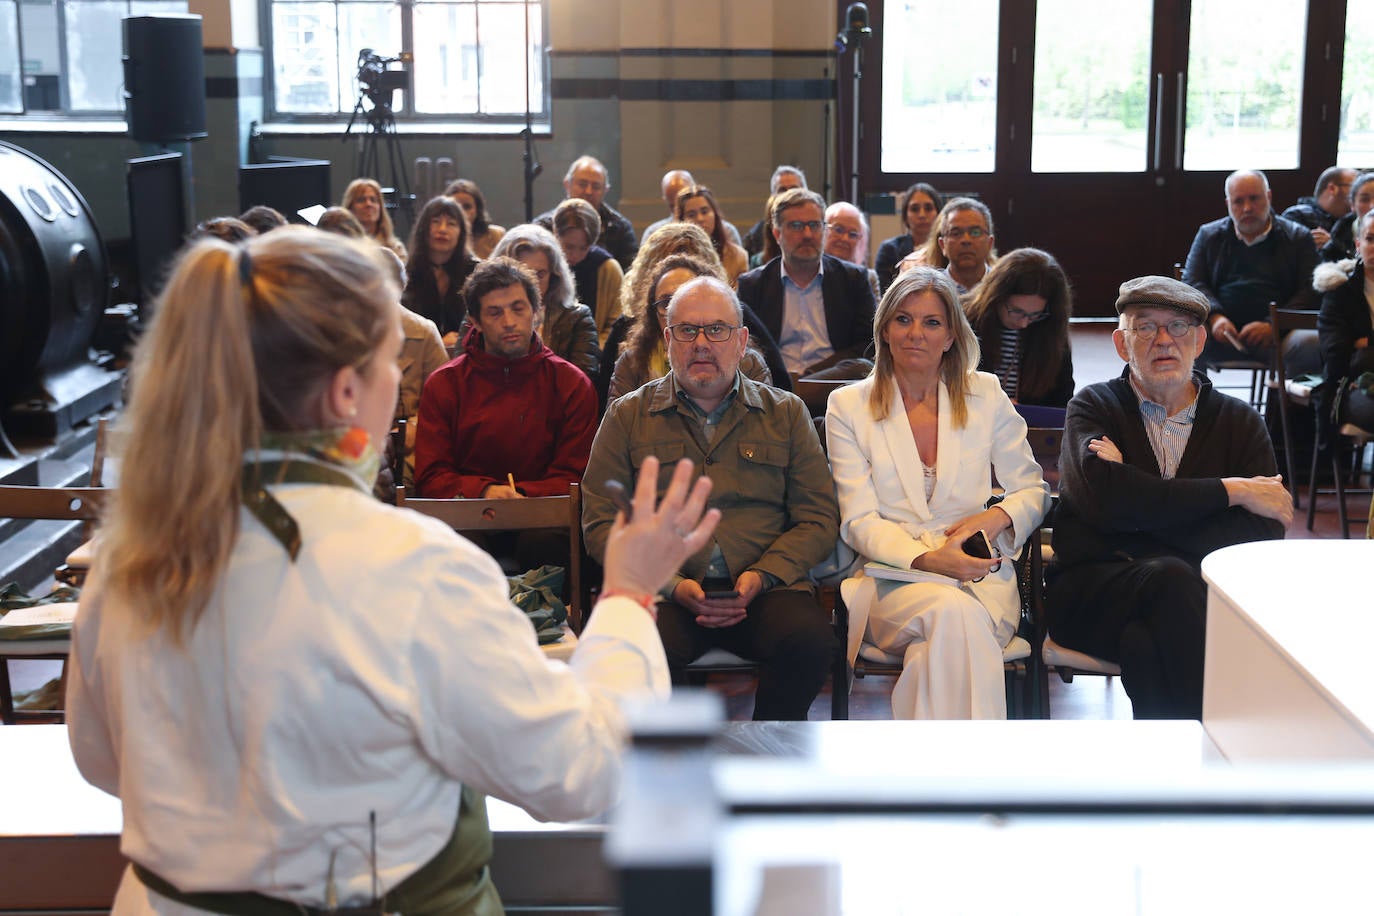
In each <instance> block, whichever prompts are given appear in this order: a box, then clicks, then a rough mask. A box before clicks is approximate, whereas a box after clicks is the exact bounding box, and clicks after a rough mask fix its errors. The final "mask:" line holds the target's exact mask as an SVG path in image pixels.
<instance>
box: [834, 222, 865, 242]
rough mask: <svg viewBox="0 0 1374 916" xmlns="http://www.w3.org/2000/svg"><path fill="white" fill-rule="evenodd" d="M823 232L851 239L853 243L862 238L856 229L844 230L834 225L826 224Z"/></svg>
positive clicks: (861, 234)
mask: <svg viewBox="0 0 1374 916" xmlns="http://www.w3.org/2000/svg"><path fill="white" fill-rule="evenodd" d="M825 231H826V232H829V233H830V234H832V235H838V236H840V237H841V238H846V239H852V240H853V241H855V242H857V241H858V240H859V239H861V238H863V232H862V231H860V230H858V229H846V228H845V227H844V226H840V225H837V224H835V223H826V224H825Z"/></svg>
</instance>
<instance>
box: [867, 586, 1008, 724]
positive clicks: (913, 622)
mask: <svg viewBox="0 0 1374 916" xmlns="http://www.w3.org/2000/svg"><path fill="white" fill-rule="evenodd" d="M878 591H879V598H878V601H877V603H876V604H875V605H874V606H873V608H872V610H871V611H870V613H869V615H868V624H867V628H866V632H865V640H866V641H867V642H870V643H872V644H873V645H875V646H877V647H878V648H879V649H881V650H883V651H884V652H886V653H888V654H889V655H896V656H901V658H902V674H901V676H900V677H899V678H897V684H896V686H895V687H894V688H893V690H892V717H893V718H894V719H1005V718H1006V717H1007V695H1006V691H1005V680H1004V677H1003V671H1002V644H1003V643H1004V642H1009V641H1010V640H1011V636H1012V633H1011V632H1010V628H1009V627H1008V628H1006V629H1008V632H1007V633H1005V634H1002V633H999V632H998V631H999V629H1002V628H999V627H998V625H997V622H996V621H995V620H994V619H993V617H992V615H991V614H990V613H988V610H987V608H985V607H984V606H983V605H982V603H981V602H980V601H979V600H978V599H977V598H975V597H974V596H973V595H972V594H970V593H969V592H968V591H966V590H965V589H961V588H958V587H956V586H954V585H945V584H941V583H935V582H912V583H909V584H903V585H901V586H898V587H896V588H890V589H889V588H880V589H879V590H878Z"/></svg>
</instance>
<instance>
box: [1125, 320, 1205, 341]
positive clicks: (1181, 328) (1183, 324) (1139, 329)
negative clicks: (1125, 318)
mask: <svg viewBox="0 0 1374 916" xmlns="http://www.w3.org/2000/svg"><path fill="white" fill-rule="evenodd" d="M1161 327H1163V328H1167V329H1168V331H1169V336H1170V337H1187V336H1188V334H1189V333H1191V332H1192V330H1193V328H1196V327H1201V325H1199V324H1197V323H1196V322H1193V321H1188V320H1187V319H1185V318H1175V319H1174V320H1173V321H1169V322H1165V323H1164V324H1162V325H1161V324H1160V323H1159V322H1158V321H1140V322H1137V323H1136V324H1135V325H1133V326H1132V327H1129V328H1123V329H1122V330H1125V331H1130V332H1131V333H1132V334H1134V335H1136V336H1137V337H1143V338H1144V339H1146V340H1154V339H1155V337H1156V336H1158V334H1159V329H1160V328H1161Z"/></svg>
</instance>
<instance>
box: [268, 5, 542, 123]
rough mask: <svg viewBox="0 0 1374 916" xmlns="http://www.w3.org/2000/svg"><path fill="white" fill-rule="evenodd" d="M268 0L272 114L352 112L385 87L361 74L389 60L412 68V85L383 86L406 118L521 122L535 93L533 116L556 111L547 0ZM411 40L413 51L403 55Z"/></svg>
mask: <svg viewBox="0 0 1374 916" xmlns="http://www.w3.org/2000/svg"><path fill="white" fill-rule="evenodd" d="M263 4H264V13H265V15H264V16H263V23H264V32H265V35H264V38H265V39H266V40H265V42H264V44H265V45H266V46H267V48H268V53H269V55H270V58H269V61H268V64H267V70H268V75H269V80H270V84H271V89H270V91H269V93H268V96H269V97H268V99H267V102H268V110H269V117H271V118H274V119H276V120H282V121H309V120H323V121H329V120H341V119H346V118H348V116H349V115H350V114H351V113H352V112H353V110H354V108H355V106H356V105H357V104H358V101H359V97H360V95H362V94H368V92H369V89H370V90H371V95H372V96H374V97H375V96H376V95H377V94H378V93H377V91H376V89H375V87H376V84H377V80H376V79H375V78H373V79H364V80H362V81H360V77H364V78H368V77H374V76H375V70H376V68H377V67H379V66H380V67H381V68H383V69H384V70H391V71H401V70H405V71H408V72H409V74H410V77H409V80H408V83H409V86H410V87H411V91H406V92H399V93H396V94H395V95H394V96H393V95H392V94H391V92H390V89H389V88H385V89H384V90H383V93H382V95H383V97H384V98H386V99H388V100H390V102H389V103H390V105H391V106H392V108H393V109H394V112H395V114H396V116H397V117H398V118H399V119H403V120H405V119H408V120H432V121H447V122H490V123H501V122H510V123H517V122H520V121H522V120H523V118H524V116H525V112H526V101H527V99H528V105H529V108H530V111H531V113H532V114H533V116H534V117H535V118H536V119H538V120H545V119H547V116H548V92H547V85H546V83H547V80H546V70H545V48H546V45H547V39H546V23H547V10H546V6H547V3H546V0H400V2H393V0H263ZM364 50H367V51H369V52H371V54H370V56H369V55H364V54H363V53H362V52H363V51H364ZM403 50H405V51H407V52H408V53H409V55H410V59H408V60H401V59H400V58H402V57H403V54H402V51H403ZM393 58H395V59H396V60H391V59H393ZM388 80H390V77H383V78H382V82H387V81H388ZM373 100H374V101H375V98H373ZM365 107H370V106H365Z"/></svg>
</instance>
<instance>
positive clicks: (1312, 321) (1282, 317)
mask: <svg viewBox="0 0 1374 916" xmlns="http://www.w3.org/2000/svg"><path fill="white" fill-rule="evenodd" d="M1269 327H1270V328H1272V329H1273V332H1274V340H1275V341H1278V340H1279V339H1280V337H1281V336H1282V335H1283V334H1286V333H1288V332H1289V331H1315V330H1316V329H1317V313H1316V312H1310V311H1307V310H1305V309H1281V308H1279V307H1278V306H1277V305H1275V304H1274V303H1272V302H1271V303H1269ZM1274 370H1275V371H1276V372H1277V373H1278V384H1279V390H1280V391H1285V390H1286V389H1285V387H1284V386H1285V385H1286V384H1287V382H1288V371H1287V369H1286V368H1285V367H1284V364H1283V347H1282V346H1275V347H1274Z"/></svg>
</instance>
